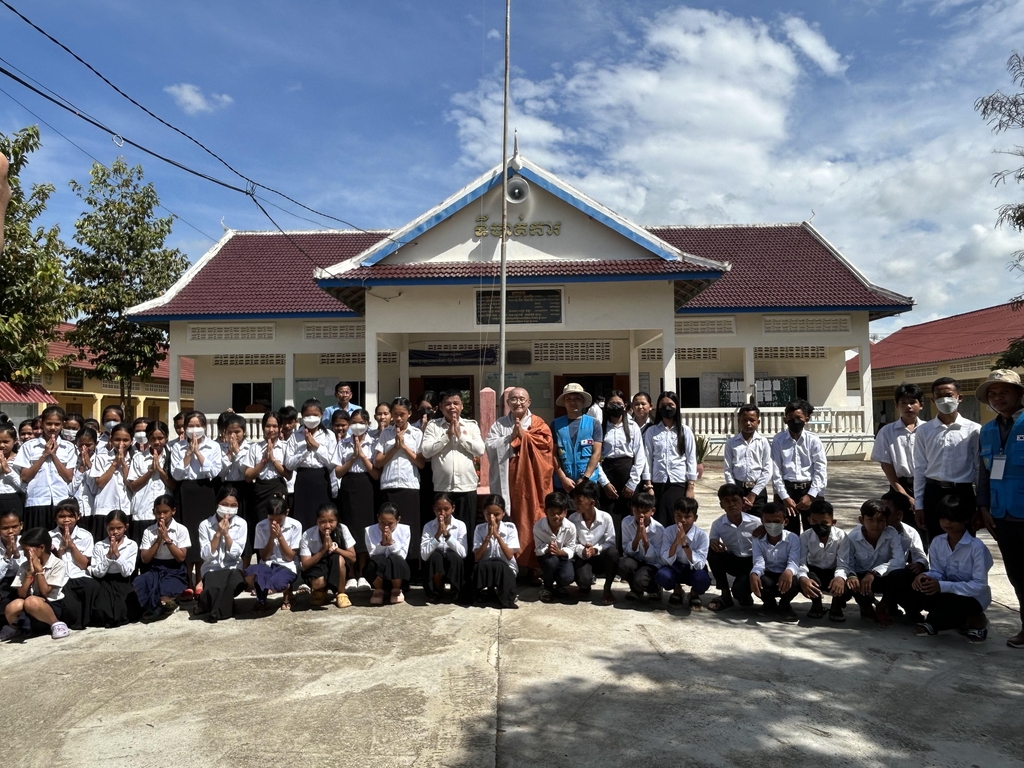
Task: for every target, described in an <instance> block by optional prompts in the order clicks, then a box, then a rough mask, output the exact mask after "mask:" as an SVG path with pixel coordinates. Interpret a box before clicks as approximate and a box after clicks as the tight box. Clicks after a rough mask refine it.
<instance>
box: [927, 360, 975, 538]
mask: <svg viewBox="0 0 1024 768" xmlns="http://www.w3.org/2000/svg"><path fill="white" fill-rule="evenodd" d="M932 399H933V400H934V401H935V408H936V410H937V411H938V414H937V415H936V416H935V418H934V419H932V420H931V421H929V422H926V423H924V424H922V425H921V426H920V427H918V428H917V430H916V431H917V436H916V438H915V440H914V509H915V512H914V515H915V518H916V522H917V527H918V528H922V529H924V530H925V532H926V534H927V535H926V537H925V538H926V541H925V546H928V544H929V543H930V542H931V540H932V539H933V538H935V537H936V536H941V535H942V526H940V525H939V516H938V503H939V499H941V498H942V497H943V496H946V495H948V494H953V495H955V496H959V497H960V503H961V505H963V506H964V507H965V508H966V509H968V510H971V511H972V513H973V510H974V509H975V508H976V499H975V495H974V484H975V483H976V482H977V479H978V456H979V450H980V438H981V425H980V424H978V423H977V422H974V421H971V420H970V419H965V418H964V417H963V416H961V415H960V413H959V410H960V403H961V401H963V395H961V394H960V383H959V382H958V381H957V380H956V379H951V378H949V377H943V378H941V379H936V380H935V381H933V382H932Z"/></svg>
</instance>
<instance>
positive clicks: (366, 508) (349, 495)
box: [334, 408, 390, 590]
mask: <svg viewBox="0 0 1024 768" xmlns="http://www.w3.org/2000/svg"><path fill="white" fill-rule="evenodd" d="M389 413H390V411H389ZM369 424H370V414H369V413H367V412H366V411H365V410H363V409H362V408H360V409H359V410H357V411H355V412H353V413H352V414H351V415H350V416H349V423H348V434H347V435H346V436H345V439H344V440H341V441H339V442H338V447H337V449H336V450H335V454H334V473H335V475H336V476H337V477H338V478H340V482H339V487H338V505H339V507H340V508H341V521H342V522H343V523H344V526H345V527H346V528H347V529H348V530H350V531H365V530H366V528H367V527H368V526H371V525H373V521H374V517H375V509H376V506H375V503H374V496H375V493H376V492H375V489H374V481H376V480H377V479H378V478H379V477H380V470H378V469H377V467H376V465H375V464H374V458H375V456H376V453H375V451H376V445H377V441H376V439H375V438H374V437H373V436H372V435H371V434H370V430H369V429H368V427H369ZM355 547H356V549H355V552H356V559H355V563H354V564H353V566H352V568H351V569H350V570H349V571H348V580H347V581H346V582H345V589H346V590H356V589H357V590H367V589H370V584H369V582H367V581H366V579H365V578H363V568H364V567H366V561H367V560H368V559H369V557H370V556H369V554H368V553H367V552H366V544H365V542H363V541H362V540H358V541H356V544H355Z"/></svg>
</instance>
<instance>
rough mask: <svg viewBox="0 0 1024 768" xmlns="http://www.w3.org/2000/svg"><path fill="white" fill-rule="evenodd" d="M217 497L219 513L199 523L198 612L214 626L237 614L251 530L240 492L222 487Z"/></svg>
mask: <svg viewBox="0 0 1024 768" xmlns="http://www.w3.org/2000/svg"><path fill="white" fill-rule="evenodd" d="M216 498H217V508H216V511H215V512H214V514H213V515H211V516H210V517H208V518H207V519H206V520H204V521H203V522H202V523H200V524H199V553H200V555H201V557H202V558H203V567H202V577H203V585H204V586H203V591H202V593H201V594H200V595H199V597H198V600H199V607H198V610H197V611H196V613H198V614H205V615H206V617H207V620H208V621H210V622H211V623H216V622H218V621H220V620H221V619H230V618H231V617H232V616H234V615H235V596H236V595H237V594H238V593H239V592H241V591H242V590H243V589H244V588H245V579H244V577H243V575H242V552H243V551H244V549H245V538H246V533H247V529H248V526H247V524H246V522H245V520H244V519H242V517H241V516H240V515H239V514H238V491H237V490H236V489H234V488H232V487H231V486H226V487H224V488H221V489H220V491H219V492H218V493H217V497H216Z"/></svg>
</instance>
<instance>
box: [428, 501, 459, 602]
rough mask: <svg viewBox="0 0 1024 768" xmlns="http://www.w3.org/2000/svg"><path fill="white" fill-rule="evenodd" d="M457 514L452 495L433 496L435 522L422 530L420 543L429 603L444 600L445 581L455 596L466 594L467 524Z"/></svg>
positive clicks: (431, 522)
mask: <svg viewBox="0 0 1024 768" xmlns="http://www.w3.org/2000/svg"><path fill="white" fill-rule="evenodd" d="M454 513H455V503H454V502H453V500H452V497H451V496H450V495H448V494H447V493H444V492H442V493H436V494H434V519H433V520H431V521H430V522H429V523H427V524H426V525H424V526H423V537H422V539H420V560H421V561H422V562H423V563H424V565H425V567H426V569H427V580H426V582H424V586H425V588H426V591H427V602H430V603H436V602H438V600H440V599H441V592H442V591H443V590H444V583H445V582H446V581H447V582H448V583H449V584H450V585H451V590H452V591H451V594H452V596H454V597H457V596H458V595H459V594H460V593H461V592H462V591H463V582H464V580H465V572H466V568H465V563H466V549H467V545H468V542H467V540H466V537H467V535H468V533H467V531H466V524H465V523H464V522H462V521H461V520H459V519H458V518H457V517H454Z"/></svg>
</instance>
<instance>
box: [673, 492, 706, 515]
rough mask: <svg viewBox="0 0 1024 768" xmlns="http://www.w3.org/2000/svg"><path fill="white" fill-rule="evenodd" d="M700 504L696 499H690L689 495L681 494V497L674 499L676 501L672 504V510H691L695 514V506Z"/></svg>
mask: <svg viewBox="0 0 1024 768" xmlns="http://www.w3.org/2000/svg"><path fill="white" fill-rule="evenodd" d="M699 506H700V505H699V504H698V503H697V500H696V499H691V498H690V497H689V496H683V497H682V498H681V499H676V503H675V504H673V505H672V511H673V512H693V516H694V517H696V516H697V508H698V507H699Z"/></svg>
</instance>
